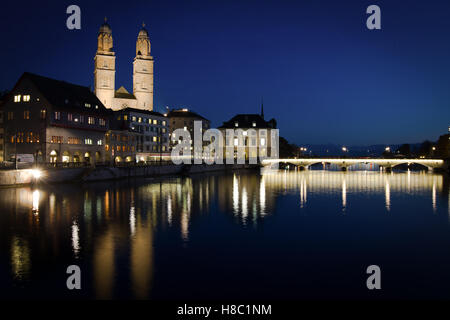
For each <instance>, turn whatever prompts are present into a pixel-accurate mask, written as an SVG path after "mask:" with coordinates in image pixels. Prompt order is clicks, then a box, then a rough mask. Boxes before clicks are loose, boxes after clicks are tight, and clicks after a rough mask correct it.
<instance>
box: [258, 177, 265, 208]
mask: <svg viewBox="0 0 450 320" xmlns="http://www.w3.org/2000/svg"><path fill="white" fill-rule="evenodd" d="M259 206H260V208H261V216H264V215H265V214H266V212H265V211H266V183H265V182H264V177H261V183H260V185H259Z"/></svg>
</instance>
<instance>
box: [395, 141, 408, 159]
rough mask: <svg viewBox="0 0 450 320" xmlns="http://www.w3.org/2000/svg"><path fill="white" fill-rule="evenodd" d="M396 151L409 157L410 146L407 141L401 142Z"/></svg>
mask: <svg viewBox="0 0 450 320" xmlns="http://www.w3.org/2000/svg"><path fill="white" fill-rule="evenodd" d="M397 153H398V154H401V155H403V156H405V157H409V156H410V155H411V146H410V145H409V144H407V143H405V144H402V145H401V146H400V147H398V149H397Z"/></svg>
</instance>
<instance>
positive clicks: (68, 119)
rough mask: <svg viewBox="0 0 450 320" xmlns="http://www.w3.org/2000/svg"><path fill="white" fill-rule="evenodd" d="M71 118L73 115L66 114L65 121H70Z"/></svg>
mask: <svg viewBox="0 0 450 320" xmlns="http://www.w3.org/2000/svg"><path fill="white" fill-rule="evenodd" d="M72 120H73V115H72V114H71V113H68V114H67V121H72Z"/></svg>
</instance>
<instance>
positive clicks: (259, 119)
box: [218, 108, 277, 160]
mask: <svg viewBox="0 0 450 320" xmlns="http://www.w3.org/2000/svg"><path fill="white" fill-rule="evenodd" d="M276 128H277V122H276V120H275V119H271V120H269V121H266V120H264V111H263V109H262V108H261V114H237V115H235V116H234V117H233V118H231V119H230V120H228V121H226V122H224V123H223V125H222V126H220V127H219V128H218V129H219V130H220V131H221V132H222V135H223V137H224V144H223V146H224V152H223V155H224V157H225V158H227V157H230V156H233V157H234V158H236V157H237V152H238V151H237V148H236V147H237V146H238V145H240V146H245V148H244V153H245V159H246V160H247V159H249V158H256V157H258V156H274V155H273V154H271V147H272V144H271V135H272V131H273V130H275V129H276ZM227 130H233V131H234V133H235V134H234V135H233V136H227V134H226V133H227ZM238 130H242V135H241V138H240V137H239V135H238V134H237V133H238ZM239 139H242V141H240V140H239ZM227 147H228V148H227ZM230 148H231V149H232V150H234V151H229V150H227V149H230ZM230 152H233V155H231V154H230Z"/></svg>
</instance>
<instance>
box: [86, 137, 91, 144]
mask: <svg viewBox="0 0 450 320" xmlns="http://www.w3.org/2000/svg"><path fill="white" fill-rule="evenodd" d="M84 144H92V139H89V138H87V139H84Z"/></svg>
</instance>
